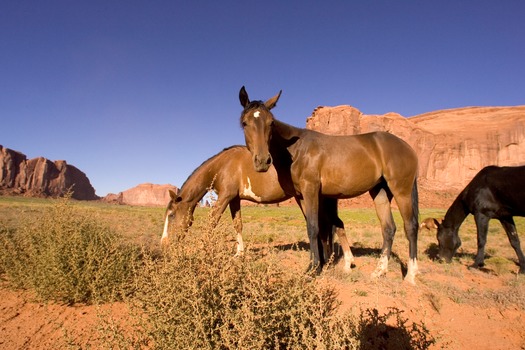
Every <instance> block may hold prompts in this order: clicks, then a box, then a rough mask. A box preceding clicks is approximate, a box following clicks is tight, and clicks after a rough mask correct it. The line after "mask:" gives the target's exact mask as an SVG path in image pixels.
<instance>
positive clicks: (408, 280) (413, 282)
mask: <svg viewBox="0 0 525 350" xmlns="http://www.w3.org/2000/svg"><path fill="white" fill-rule="evenodd" d="M405 282H406V283H408V284H410V285H411V286H415V285H416V278H415V277H414V276H409V275H406V276H405Z"/></svg>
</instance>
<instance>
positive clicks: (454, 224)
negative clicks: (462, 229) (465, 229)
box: [441, 191, 469, 232]
mask: <svg viewBox="0 0 525 350" xmlns="http://www.w3.org/2000/svg"><path fill="white" fill-rule="evenodd" d="M463 193H464V191H463V192H461V193H460V194H459V195H458V196H457V198H456V199H455V200H454V202H453V203H452V205H451V206H450V208H448V210H447V213H446V214H445V218H444V219H443V222H442V223H441V224H442V225H443V226H445V227H451V228H453V229H454V232H457V230H458V229H459V226H461V224H462V223H463V221H465V218H466V217H467V215H468V214H469V211H468V209H467V208H466V206H465V204H464V202H463Z"/></svg>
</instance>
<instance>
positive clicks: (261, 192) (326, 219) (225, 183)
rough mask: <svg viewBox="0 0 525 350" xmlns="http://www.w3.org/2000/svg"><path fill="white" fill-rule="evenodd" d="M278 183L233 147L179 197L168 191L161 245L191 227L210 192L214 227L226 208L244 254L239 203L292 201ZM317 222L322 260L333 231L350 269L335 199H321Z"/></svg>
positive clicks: (271, 173) (218, 156) (329, 247)
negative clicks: (213, 198)
mask: <svg viewBox="0 0 525 350" xmlns="http://www.w3.org/2000/svg"><path fill="white" fill-rule="evenodd" d="M281 181H282V179H280V178H279V176H278V174H277V172H276V171H275V168H274V167H273V166H272V167H269V169H268V171H267V172H265V173H260V172H256V171H255V170H254V169H253V163H252V160H251V154H250V152H249V151H248V150H247V149H246V147H244V146H232V147H230V148H226V149H224V150H223V151H222V152H220V153H218V154H216V155H215V156H213V157H211V158H210V159H208V160H206V161H205V162H204V163H202V165H200V166H199V167H198V168H197V169H195V170H194V171H193V173H192V174H191V175H190V176H189V177H188V179H187V180H186V181H185V182H184V184H183V185H182V188H181V190H180V192H179V193H178V194H175V193H174V192H173V191H170V196H171V200H170V202H169V203H168V206H167V208H166V213H165V223H164V232H163V234H162V239H161V242H162V243H167V242H168V234H169V232H168V231H172V232H171V233H179V234H180V233H181V232H182V231H185V230H187V229H188V228H189V226H191V224H192V221H193V212H194V211H195V207H196V206H197V203H198V202H199V200H201V198H202V197H203V196H204V195H205V194H206V193H207V192H208V191H209V190H210V189H213V190H215V192H217V194H218V199H217V203H216V208H217V209H216V210H215V211H214V215H215V216H214V218H213V223H214V224H216V223H217V222H218V220H219V218H220V217H221V215H222V213H223V212H224V210H225V209H226V207H227V206H228V205H229V206H230V212H231V216H232V219H233V225H234V227H235V230H236V232H237V254H241V253H242V252H243V250H244V243H243V240H242V234H241V233H242V220H241V199H245V200H249V201H251V202H255V203H263V204H271V203H279V202H282V201H284V200H286V199H289V198H291V197H293V195H290V194H289V192H290V189H286V187H285V186H282V185H281ZM287 182H288V183H289V181H287ZM319 220H320V222H321V224H322V230H321V231H322V232H321V235H320V240H321V244H322V245H323V248H324V251H323V252H322V253H323V256H324V258H325V259H328V258H329V257H330V255H331V254H332V237H333V234H332V232H333V230H335V232H336V233H337V235H338V238H339V242H340V244H341V246H342V248H343V254H344V260H345V269H350V268H351V264H352V261H353V260H354V258H353V256H352V252H351V251H350V244H349V243H348V239H347V237H346V234H345V231H344V225H343V222H342V221H341V219H339V217H338V216H337V199H333V198H323V201H322V211H321V212H320V217H319ZM169 228H172V230H169Z"/></svg>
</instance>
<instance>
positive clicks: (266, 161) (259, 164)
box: [253, 153, 272, 172]
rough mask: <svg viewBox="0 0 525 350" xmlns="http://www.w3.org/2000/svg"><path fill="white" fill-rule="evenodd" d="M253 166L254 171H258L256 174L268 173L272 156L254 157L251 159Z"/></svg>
mask: <svg viewBox="0 0 525 350" xmlns="http://www.w3.org/2000/svg"><path fill="white" fill-rule="evenodd" d="M253 165H254V167H255V171H258V172H265V171H268V169H269V168H270V165H272V156H271V155H270V153H268V154H266V155H264V156H260V155H255V156H254V157H253Z"/></svg>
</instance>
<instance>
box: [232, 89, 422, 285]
mask: <svg viewBox="0 0 525 350" xmlns="http://www.w3.org/2000/svg"><path fill="white" fill-rule="evenodd" d="M280 95H281V92H279V93H278V94H277V95H275V96H274V97H272V98H270V99H269V100H267V101H266V102H262V101H250V99H249V97H248V94H247V93H246V90H245V89H244V86H243V87H242V88H241V90H240V92H239V100H240V102H241V106H242V107H243V108H244V109H243V111H242V113H241V125H242V128H243V130H244V137H245V140H246V145H247V147H248V149H249V150H250V152H251V154H252V160H253V165H254V167H255V170H257V171H262V172H264V171H267V170H268V169H269V167H270V164H273V165H274V166H275V169H276V170H277V173H278V174H279V175H281V174H282V177H283V178H284V179H291V181H292V185H293V187H294V189H295V191H296V195H297V197H298V198H299V201H300V202H299V204H300V206H301V207H302V208H303V212H304V213H305V217H306V221H307V230H308V238H309V240H310V248H311V251H313V252H314V253H316V252H317V251H318V248H317V244H318V243H317V236H318V234H319V220H318V217H319V215H318V212H319V199H320V196H325V197H331V198H352V197H356V196H358V195H360V194H362V193H365V192H369V193H370V195H371V196H372V198H373V200H374V204H375V207H376V212H377V215H378V217H379V220H380V221H381V227H382V232H383V247H382V253H381V258H380V261H379V263H378V266H377V268H376V270H375V272H374V273H373V277H377V276H380V275H382V274H384V273H386V271H387V269H388V260H389V258H390V254H391V250H392V243H393V240H394V234H395V231H396V226H395V223H394V219H393V217H392V211H391V207H390V204H391V201H392V198H395V199H396V202H397V204H398V206H399V211H400V213H401V216H402V218H403V221H404V226H405V232H406V235H407V238H408V241H409V261H408V271H407V275H406V277H405V279H406V280H407V281H408V282H410V283H415V275H416V273H417V269H418V268H417V234H418V199H417V198H418V196H417V183H416V177H417V167H418V164H417V163H418V162H417V156H416V153H415V152H414V150H413V149H412V148H411V147H410V146H409V145H408V144H407V143H406V142H405V141H403V140H401V139H400V138H398V137H396V136H394V135H392V134H389V133H386V132H373V133H369V134H362V135H354V136H332V135H325V134H322V133H319V132H316V131H313V130H307V129H301V128H297V127H293V126H291V125H288V124H285V123H283V122H280V121H278V120H277V119H275V118H274V116H273V114H272V113H271V112H270V110H271V109H272V108H273V107H275V105H276V104H277V101H278V99H279V97H280ZM313 264H314V265H318V266H321V264H322V261H320V259H319V256H318V255H315V254H314V257H313Z"/></svg>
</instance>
